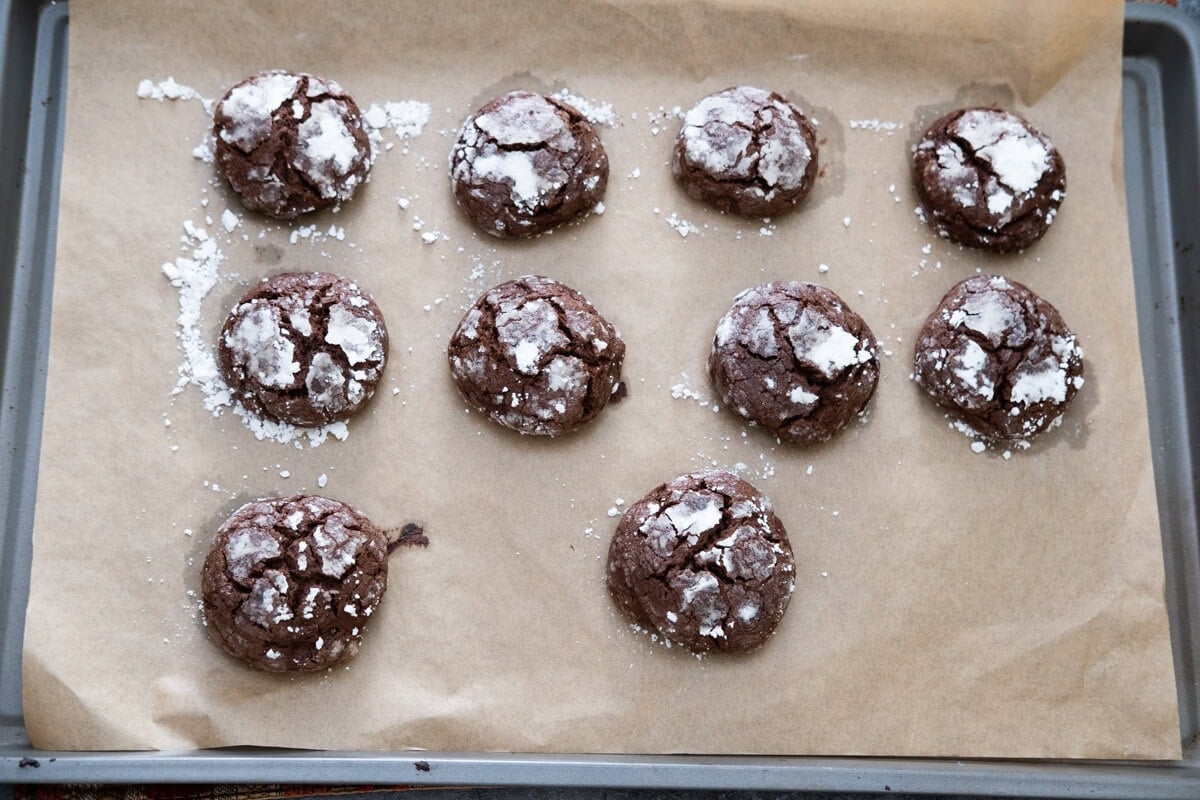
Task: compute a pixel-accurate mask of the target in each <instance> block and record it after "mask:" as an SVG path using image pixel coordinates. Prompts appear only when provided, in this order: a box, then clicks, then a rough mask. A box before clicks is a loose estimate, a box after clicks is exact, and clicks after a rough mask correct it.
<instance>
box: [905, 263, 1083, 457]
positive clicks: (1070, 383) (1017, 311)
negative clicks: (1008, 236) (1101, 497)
mask: <svg viewBox="0 0 1200 800" xmlns="http://www.w3.org/2000/svg"><path fill="white" fill-rule="evenodd" d="M914 377H915V379H916V381H917V383H918V384H920V385H921V387H922V388H924V389H925V391H926V392H928V393H929V395H930V396H931V397H932V398H933V399H934V400H935V401H936V402H937V403H938V404H939V405H941V406H943V407H945V408H947V409H949V410H951V411H953V412H954V413H956V414H957V415H958V416H959V417H960V418H961V419H962V420H963V421H964V422H965V423H967V424H968V425H969V426H970V427H971V429H972V430H973V431H974V432H975V433H977V434H979V435H981V436H983V437H984V438H989V439H997V440H1006V441H1011V440H1028V439H1030V438H1032V437H1034V436H1036V435H1037V434H1038V433H1040V432H1042V431H1044V430H1046V429H1047V428H1049V427H1050V426H1051V425H1053V424H1054V423H1055V421H1056V420H1058V419H1059V417H1060V416H1061V415H1062V413H1063V412H1064V410H1065V408H1066V406H1067V404H1068V403H1069V402H1070V401H1071V399H1072V398H1073V397H1074V396H1075V393H1076V392H1077V391H1078V390H1079V389H1080V388H1081V387H1082V386H1083V383H1084V379H1083V351H1082V349H1081V348H1080V347H1079V344H1078V342H1077V341H1076V338H1075V335H1074V334H1073V333H1072V332H1071V331H1070V330H1069V329H1068V328H1067V326H1066V323H1064V322H1063V320H1062V317H1061V315H1060V314H1059V313H1058V311H1057V310H1056V309H1055V308H1054V307H1053V306H1052V305H1050V304H1049V303H1048V302H1046V301H1045V300H1043V299H1042V298H1040V297H1038V296H1037V295H1036V294H1034V293H1033V292H1032V290H1030V289H1028V288H1027V287H1025V286H1022V285H1021V284H1019V283H1016V282H1015V281H1010V280H1008V279H1006V278H1003V277H999V276H988V275H977V276H975V277H973V278H969V279H967V280H965V281H962V282H961V283H959V284H957V285H956V286H954V287H953V288H952V289H951V290H950V291H949V292H947V294H946V296H945V297H943V298H942V301H941V303H940V304H939V305H938V308H937V309H936V310H935V311H934V312H933V313H932V314H931V315H930V316H929V318H928V319H927V320H926V322H925V325H924V326H923V327H922V329H921V332H920V334H919V336H918V339H917V345H916V353H915V356H914Z"/></svg>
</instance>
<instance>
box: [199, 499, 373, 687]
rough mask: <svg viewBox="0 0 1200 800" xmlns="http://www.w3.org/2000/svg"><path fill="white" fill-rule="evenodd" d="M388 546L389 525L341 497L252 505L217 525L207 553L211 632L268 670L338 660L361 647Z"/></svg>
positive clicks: (205, 591)
mask: <svg viewBox="0 0 1200 800" xmlns="http://www.w3.org/2000/svg"><path fill="white" fill-rule="evenodd" d="M388 549H389V548H388V541H387V537H386V536H385V535H384V533H383V531H381V530H380V529H379V528H378V527H376V526H375V524H374V523H372V522H371V520H370V519H368V518H367V517H366V516H364V515H363V514H362V513H361V512H359V511H357V510H355V509H353V508H351V507H350V506H348V505H346V504H345V503H341V502H338V501H337V500H331V499H329V498H327V497H319V496H315V495H294V496H292V497H278V498H270V499H264V500H256V501H254V502H251V503H247V504H246V505H244V506H242V507H241V508H239V509H238V510H237V511H236V512H234V514H233V515H232V516H231V517H230V518H229V519H228V520H227V521H226V522H225V524H224V525H222V526H221V528H220V530H219V531H217V535H216V537H215V539H214V540H213V544H212V548H211V549H210V550H209V552H208V556H207V558H205V560H204V567H203V568H202V571H201V587H202V594H203V601H204V619H205V624H206V625H207V626H208V632H209V634H210V635H211V636H212V638H213V640H214V641H216V642H217V643H218V644H219V645H220V646H221V647H222V648H224V649H225V651H226V652H228V653H229V654H230V655H232V656H234V657H235V658H239V659H241V660H243V661H245V662H246V663H248V664H250V665H251V666H254V667H257V668H258V669H262V670H268V671H271V672H286V671H311V670H319V669H326V668H328V667H331V666H334V665H335V664H339V663H342V662H344V661H346V660H347V659H349V658H351V657H352V656H353V655H354V654H355V653H357V652H358V649H359V646H360V645H361V644H362V636H363V630H364V628H365V627H366V623H367V619H368V618H369V617H370V616H371V614H372V613H373V612H374V611H375V608H376V606H378V605H379V601H380V600H381V599H382V598H383V594H384V592H385V591H386V589H387V555H388Z"/></svg>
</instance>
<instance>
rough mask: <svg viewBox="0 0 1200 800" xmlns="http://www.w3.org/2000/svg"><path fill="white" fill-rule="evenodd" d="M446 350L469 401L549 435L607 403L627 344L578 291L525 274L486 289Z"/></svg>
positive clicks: (507, 422)
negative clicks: (522, 276)
mask: <svg viewBox="0 0 1200 800" xmlns="http://www.w3.org/2000/svg"><path fill="white" fill-rule="evenodd" d="M598 343H599V344H598ZM447 355H448V359H449V362H450V372H451V375H452V376H453V377H454V380H455V382H456V384H457V385H458V388H459V391H460V392H461V393H462V395H463V397H464V398H465V399H466V400H467V401H468V402H469V403H470V404H471V405H472V406H474V407H475V408H477V409H479V410H480V411H482V412H484V413H485V414H487V415H488V416H489V417H491V418H492V419H493V420H495V421H496V422H498V423H500V424H501V425H504V426H505V427H508V428H511V429H513V430H516V431H518V432H520V433H531V434H539V435H548V436H555V435H558V434H560V433H564V432H566V431H569V430H573V429H575V428H577V427H579V426H580V425H582V424H583V423H585V422H587V421H588V420H590V419H592V418H593V417H594V416H596V415H597V414H598V413H600V411H601V410H602V409H603V408H604V407H605V405H606V404H607V403H608V402H609V399H610V398H611V397H612V395H613V392H614V391H615V390H616V387H617V384H618V382H619V380H620V374H621V364H622V362H623V360H624V357H625V344H624V342H623V341H622V340H621V336H620V334H619V333H618V332H617V330H616V328H614V327H613V326H612V324H611V323H609V322H608V321H607V320H605V319H604V318H603V317H602V316H600V314H599V313H598V312H597V311H596V309H595V308H594V307H593V306H592V305H591V304H590V303H589V302H588V301H587V300H586V299H585V298H584V297H583V295H581V294H579V293H578V292H576V291H575V290H573V289H571V288H570V287H567V286H564V285H563V284H561V283H558V282H557V281H553V280H550V279H549V278H542V277H537V276H529V277H525V278H520V279H518V280H515V281H508V282H506V283H503V284H500V285H499V286H496V287H494V288H492V289H491V290H489V291H488V292H485V293H484V294H483V295H482V296H481V297H480V298H479V299H478V300H477V301H476V302H475V304H474V306H473V307H472V308H471V309H470V310H469V311H468V312H467V313H466V314H465V315H464V316H463V319H462V321H461V322H460V323H459V325H458V328H457V329H456V330H455V332H454V335H453V336H452V337H451V339H450V345H449V347H448V353H447Z"/></svg>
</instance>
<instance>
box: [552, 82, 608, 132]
mask: <svg viewBox="0 0 1200 800" xmlns="http://www.w3.org/2000/svg"><path fill="white" fill-rule="evenodd" d="M550 96H551V97H553V98H554V99H555V100H561V101H562V102H564V103H566V104H567V105H570V106H574V107H575V109H576V110H578V111H579V113H581V114H583V116H584V117H586V118H587V121H588V122H590V123H592V124H593V125H603V126H604V127H606V128H615V127H617V123H618V122H620V119H619V118H618V117H617V112H615V111H613V107H612V103H604V102H600V101H597V100H588V99H586V98H584V97H580V96H579V95H577V94H575V93H573V92H572V91H571V90H570V89H559V90H558V91H557V92H555V93H554V94H552V95H550Z"/></svg>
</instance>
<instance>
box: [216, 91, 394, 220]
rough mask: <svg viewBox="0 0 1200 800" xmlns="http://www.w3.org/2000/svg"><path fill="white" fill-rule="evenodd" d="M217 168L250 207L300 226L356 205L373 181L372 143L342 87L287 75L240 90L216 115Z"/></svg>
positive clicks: (223, 101)
mask: <svg viewBox="0 0 1200 800" xmlns="http://www.w3.org/2000/svg"><path fill="white" fill-rule="evenodd" d="M213 137H214V140H215V144H216V151H215V163H216V167H217V170H218V172H219V173H220V174H221V176H222V177H223V178H224V179H225V181H226V182H227V183H228V184H229V187H230V188H231V189H232V190H233V191H234V192H235V193H236V194H237V195H238V196H239V197H240V198H241V200H242V203H243V205H245V206H246V207H247V208H249V209H251V210H253V211H259V212H261V213H263V214H266V215H268V216H271V217H275V218H277V219H293V218H295V217H297V216H300V215H301V214H307V213H309V212H311V211H315V210H318V209H322V208H328V207H330V206H335V205H338V204H340V203H343V202H345V201H347V200H349V199H350V198H351V197H352V196H353V195H354V193H355V191H356V189H357V188H358V186H359V185H361V184H362V183H364V182H365V181H366V180H367V176H368V174H369V172H370V168H371V162H372V152H371V147H370V137H369V135H368V130H367V128H366V126H365V124H364V122H363V119H362V114H361V112H360V111H359V108H358V106H357V104H355V102H354V100H353V98H351V97H350V96H349V95H347V94H346V93H345V92H344V90H343V89H342V87H341V86H339V85H338V84H337V83H336V82H334V81H330V80H326V79H324V78H319V77H317V76H314V75H308V74H305V73H292V72H284V71H280V70H274V71H269V72H263V73H259V74H257V75H252V76H250V77H249V78H247V79H246V80H244V81H242V82H241V83H239V84H238V85H236V86H234V87H233V88H232V89H230V90H229V92H227V93H226V95H225V97H224V98H222V99H221V101H220V102H218V103H217V105H216V107H215V109H214V113H213Z"/></svg>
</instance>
